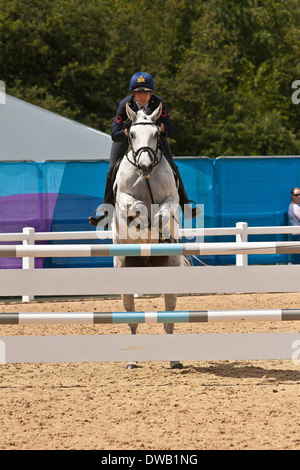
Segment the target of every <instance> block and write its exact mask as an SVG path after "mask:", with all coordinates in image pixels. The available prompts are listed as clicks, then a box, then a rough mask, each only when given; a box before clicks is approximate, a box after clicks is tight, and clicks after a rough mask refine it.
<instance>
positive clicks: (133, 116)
mask: <svg viewBox="0 0 300 470" xmlns="http://www.w3.org/2000/svg"><path fill="white" fill-rule="evenodd" d="M126 113H127V116H128V117H129V119H130V121H132V122H134V121H135V120H136V113H135V112H134V111H133V109H131V107H130V106H129V104H128V103H126Z"/></svg>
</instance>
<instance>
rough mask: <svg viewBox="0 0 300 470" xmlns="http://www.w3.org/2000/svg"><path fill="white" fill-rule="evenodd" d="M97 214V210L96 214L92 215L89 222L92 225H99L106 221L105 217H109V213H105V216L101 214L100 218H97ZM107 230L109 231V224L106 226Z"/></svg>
mask: <svg viewBox="0 0 300 470" xmlns="http://www.w3.org/2000/svg"><path fill="white" fill-rule="evenodd" d="M96 212H97V209H96V210H95V212H93V213H92V215H91V216H90V217H89V218H88V221H89V223H90V224H91V225H98V224H99V222H101V221H102V220H103V219H105V217H107V216H108V212H106V211H105V212H104V214H101V215H99V217H96V216H95V215H94V214H96ZM104 229H105V230H107V229H108V224H106V225H105V227H104Z"/></svg>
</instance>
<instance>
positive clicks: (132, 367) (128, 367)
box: [126, 363, 138, 370]
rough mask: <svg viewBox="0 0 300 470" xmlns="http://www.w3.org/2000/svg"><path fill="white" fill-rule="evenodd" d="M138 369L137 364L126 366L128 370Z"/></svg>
mask: <svg viewBox="0 0 300 470" xmlns="http://www.w3.org/2000/svg"><path fill="white" fill-rule="evenodd" d="M137 368H138V365H137V364H133V363H130V364H126V369H128V370H130V369H137Z"/></svg>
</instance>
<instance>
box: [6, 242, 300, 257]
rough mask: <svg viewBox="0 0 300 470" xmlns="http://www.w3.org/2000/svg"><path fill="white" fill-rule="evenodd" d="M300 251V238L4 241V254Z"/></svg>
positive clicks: (65, 255) (146, 254)
mask: <svg viewBox="0 0 300 470" xmlns="http://www.w3.org/2000/svg"><path fill="white" fill-rule="evenodd" d="M284 253H300V242H241V243H169V244H168V243H163V244H159V243H157V244H150V243H144V244H115V245H114V244H105V245H83V244H78V245H27V246H26V245H4V246H0V258H4V257H12V258H19V257H21V258H22V257H53V256H56V257H72V256H75V257H93V256H171V255H183V256H193V255H203V256H204V255H235V254H245V255H247V254H248V255H254V254H284Z"/></svg>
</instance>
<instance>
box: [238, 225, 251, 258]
mask: <svg viewBox="0 0 300 470" xmlns="http://www.w3.org/2000/svg"><path fill="white" fill-rule="evenodd" d="M236 228H237V229H239V230H240V231H241V233H237V234H236V242H237V243H240V242H247V241H248V224H247V223H246V222H238V223H237V224H236ZM236 266H248V255H236Z"/></svg>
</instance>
